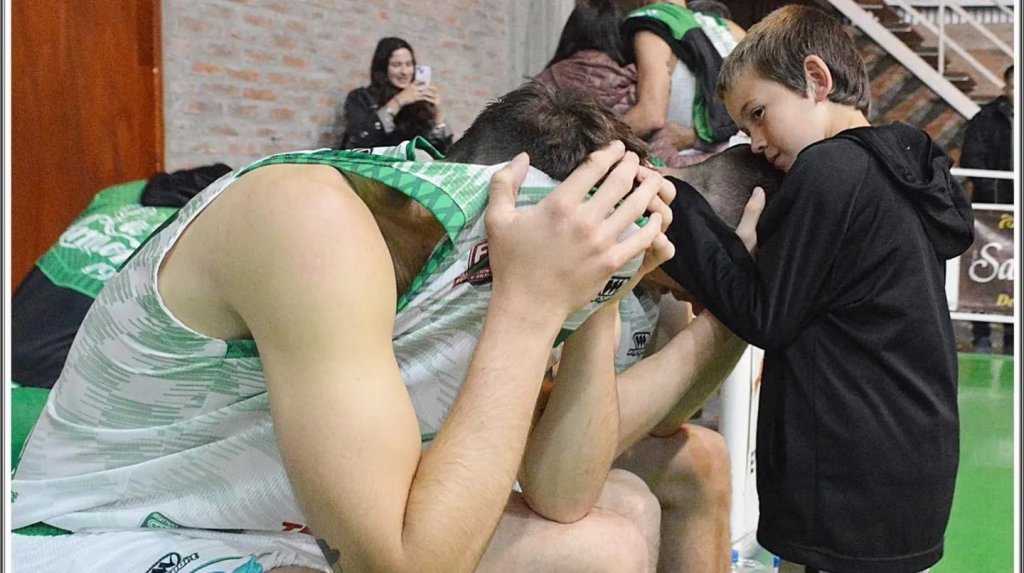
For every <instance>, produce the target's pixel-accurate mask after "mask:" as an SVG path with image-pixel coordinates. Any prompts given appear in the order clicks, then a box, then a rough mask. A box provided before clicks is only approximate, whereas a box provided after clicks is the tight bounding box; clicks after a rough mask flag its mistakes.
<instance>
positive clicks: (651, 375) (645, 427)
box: [618, 312, 746, 453]
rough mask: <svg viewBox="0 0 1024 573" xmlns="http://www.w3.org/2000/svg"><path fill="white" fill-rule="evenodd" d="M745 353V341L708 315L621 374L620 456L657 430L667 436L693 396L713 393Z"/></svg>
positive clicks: (695, 321) (694, 321)
mask: <svg viewBox="0 0 1024 573" xmlns="http://www.w3.org/2000/svg"><path fill="white" fill-rule="evenodd" d="M744 348H746V343H745V342H743V341H742V340H740V339H739V338H737V337H736V336H735V335H733V334H732V333H731V332H729V331H728V330H727V329H726V328H725V327H724V326H723V325H722V324H721V323H720V322H718V321H717V320H716V319H714V317H712V316H710V315H709V314H708V313H706V312H705V313H702V314H701V315H699V316H697V317H696V318H694V319H693V320H692V321H691V322H690V324H689V325H687V327H686V328H685V329H683V331H682V332H680V333H679V334H677V335H676V336H675V338H673V339H672V340H670V341H669V342H668V344H666V345H665V347H664V348H662V349H661V350H659V351H658V352H656V353H655V354H653V355H652V356H650V357H648V358H645V359H644V360H642V361H640V362H639V363H638V364H636V365H635V366H633V367H632V368H630V369H628V370H626V371H625V372H623V373H621V374H620V375H619V413H620V415H619V447H618V451H619V453H621V452H623V451H625V450H626V449H628V448H629V447H631V446H633V444H635V443H637V442H638V441H639V440H640V439H642V438H643V437H644V436H646V435H647V434H648V433H649V432H651V431H652V430H654V429H655V428H657V429H659V430H663V431H664V428H665V427H666V424H668V423H674V422H675V420H676V418H677V417H678V416H679V415H680V414H682V413H684V412H685V411H686V409H687V408H689V407H690V406H689V404H690V402H689V398H687V395H688V394H690V393H691V392H694V391H695V390H696V389H700V391H699V392H697V393H695V394H693V397H694V398H696V397H697V396H699V395H704V394H706V395H710V394H711V393H713V392H714V390H715V389H717V387H718V386H719V385H721V382H722V380H724V379H725V376H726V375H727V374H728V373H729V372H730V371H731V370H732V369H733V368H734V367H735V365H736V361H737V360H739V357H740V355H741V354H742V353H743V349H744ZM681 401H685V403H683V402H681ZM697 407H699V403H698V404H697ZM693 410H694V411H695V410H696V408H694V409H693ZM692 413H693V411H691V412H690V414H692ZM670 416H671V418H670ZM683 421H685V419H681V420H679V424H682V422H683ZM676 428H678V425H677V426H676ZM673 431H674V430H673Z"/></svg>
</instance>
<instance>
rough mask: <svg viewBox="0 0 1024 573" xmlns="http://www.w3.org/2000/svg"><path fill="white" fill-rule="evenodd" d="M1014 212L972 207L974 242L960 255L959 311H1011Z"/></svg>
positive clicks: (1013, 262) (1013, 265) (1015, 268)
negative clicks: (973, 208)
mask: <svg viewBox="0 0 1024 573" xmlns="http://www.w3.org/2000/svg"><path fill="white" fill-rule="evenodd" d="M1013 223H1014V221H1013V212H1012V211H1002V210H998V211H997V210H987V209H975V210H974V244H973V245H971V248H970V249H968V250H967V252H965V253H964V254H963V255H961V256H960V288H959V300H958V302H957V309H956V310H958V311H961V312H976V313H983V314H1005V315H1011V316H1012V315H1013V280H1014V276H1016V274H1017V261H1016V259H1015V258H1014V256H1013V255H1014V253H1013Z"/></svg>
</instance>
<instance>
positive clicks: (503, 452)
mask: <svg viewBox="0 0 1024 573" xmlns="http://www.w3.org/2000/svg"><path fill="white" fill-rule="evenodd" d="M535 315H536V313H535V312H522V311H521V309H520V308H517V307H515V306H506V305H503V304H501V302H500V301H492V304H491V308H490V310H489V311H488V314H487V318H486V321H485V325H484V330H483V333H482V334H481V337H480V340H479V342H478V345H477V349H476V352H475V354H474V356H473V360H472V362H471V363H470V366H469V370H468V372H467V375H466V381H465V383H464V385H463V387H462V390H461V391H460V393H459V396H458V398H457V400H456V402H455V404H454V405H453V407H452V410H451V412H450V414H449V416H448V418H447V420H446V421H445V423H444V426H442V428H441V430H440V431H439V432H438V434H437V437H436V439H435V440H434V442H433V444H432V445H431V447H430V449H429V450H427V451H426V452H425V453H424V454H423V457H422V459H421V461H420V464H419V467H418V468H417V471H416V475H415V478H414V480H413V483H412V487H411V489H410V492H409V501H408V504H407V507H406V518H405V525H404V529H403V532H402V540H403V548H404V554H405V555H406V556H407V558H406V559H405V561H406V563H408V564H410V565H412V566H415V565H417V564H419V565H420V566H422V565H423V564H426V563H430V564H432V566H433V568H436V570H438V571H470V570H472V569H473V568H474V567H475V566H476V564H477V562H478V561H479V559H480V556H481V555H482V554H483V552H484V550H485V548H486V546H487V543H488V541H489V539H490V537H491V535H492V533H493V532H494V528H495V527H496V526H497V523H498V520H499V518H500V517H501V514H502V511H503V509H504V507H505V504H506V502H507V500H508V496H509V494H510V492H511V491H512V485H513V482H514V480H515V475H516V471H517V470H518V468H519V466H520V464H521V462H522V455H523V449H524V447H525V445H526V439H527V434H528V432H529V427H530V422H531V417H532V413H533V407H534V403H535V401H536V399H537V393H538V391H539V388H540V384H541V380H542V378H543V375H544V369H545V367H546V365H547V357H548V353H549V352H550V349H551V345H552V343H553V341H554V338H555V335H556V334H557V331H558V328H559V326H560V321H559V320H557V318H555V319H552V318H549V317H544V316H539V317H536V318H530V317H533V316H535ZM524 317H526V318H524ZM421 570H422V569H421Z"/></svg>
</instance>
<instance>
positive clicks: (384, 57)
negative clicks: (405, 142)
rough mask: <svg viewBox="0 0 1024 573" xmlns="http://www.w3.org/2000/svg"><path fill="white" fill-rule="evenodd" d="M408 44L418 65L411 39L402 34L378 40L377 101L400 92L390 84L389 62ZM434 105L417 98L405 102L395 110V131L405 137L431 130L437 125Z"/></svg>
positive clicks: (373, 77)
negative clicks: (407, 40)
mask: <svg viewBox="0 0 1024 573" xmlns="http://www.w3.org/2000/svg"><path fill="white" fill-rule="evenodd" d="M402 48H405V49H406V50H409V53H410V54H412V65H413V66H415V65H416V52H415V51H413V49H412V46H410V45H409V42H406V41H405V40H403V39H401V38H395V37H388V38H381V39H380V41H379V42H377V49H375V50H374V51H373V60H372V61H371V62H370V88H369V89H370V94H371V95H373V97H374V99H375V100H376V101H377V105H384V104H385V103H387V101H388V100H389V99H391V98H393V97H395V94H396V93H398V88H396V87H395V86H393V85H391V81H390V80H388V62H390V61H391V55H392V54H394V53H395V50H401V49H402ZM434 114H435V111H434V106H433V105H431V104H429V103H427V102H425V101H418V102H416V103H413V104H409V105H407V106H404V107H403V108H402V109H400V110H399V111H398V113H397V114H395V131H396V132H397V135H398V136H400V137H401V138H402V139H412V138H413V137H415V136H417V135H423V134H425V133H428V132H429V131H430V130H431V129H433V127H434Z"/></svg>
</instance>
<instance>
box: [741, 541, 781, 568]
mask: <svg viewBox="0 0 1024 573" xmlns="http://www.w3.org/2000/svg"><path fill="white" fill-rule="evenodd" d="M781 562H782V560H781V559H779V558H778V557H777V556H775V555H772V554H771V553H769V552H768V550H766V549H764V548H763V547H760V546H758V548H757V551H755V552H754V554H753V555H751V556H750V557H742V556H740V552H739V551H737V550H736V549H733V550H732V573H779V565H780V564H781Z"/></svg>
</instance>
